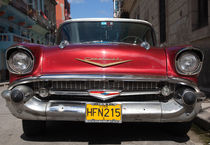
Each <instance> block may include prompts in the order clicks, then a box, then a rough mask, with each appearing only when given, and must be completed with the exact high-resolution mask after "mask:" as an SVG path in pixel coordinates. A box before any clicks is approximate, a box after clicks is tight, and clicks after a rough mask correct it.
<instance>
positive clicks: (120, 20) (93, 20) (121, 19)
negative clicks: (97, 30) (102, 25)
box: [61, 18, 152, 26]
mask: <svg viewBox="0 0 210 145" xmlns="http://www.w3.org/2000/svg"><path fill="white" fill-rule="evenodd" d="M87 21H89V22H95V21H99V22H100V21H113V22H134V23H143V24H147V25H150V26H152V24H151V23H149V22H148V21H145V20H138V19H125V18H79V19H70V20H66V21H65V22H64V23H63V24H65V23H70V22H87ZM63 24H61V25H63Z"/></svg>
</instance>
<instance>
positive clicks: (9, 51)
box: [6, 46, 35, 75]
mask: <svg viewBox="0 0 210 145" xmlns="http://www.w3.org/2000/svg"><path fill="white" fill-rule="evenodd" d="M17 53H24V54H25V55H26V56H27V57H28V58H29V59H31V60H30V65H29V66H28V67H27V68H26V69H25V70H23V71H18V70H15V68H13V67H12V66H11V64H10V63H11V62H10V59H11V57H12V56H14V55H15V54H17ZM34 62H35V58H34V55H33V54H32V52H31V51H30V50H29V49H27V48H25V47H23V46H16V47H10V48H8V49H7V51H6V65H7V69H8V70H9V72H10V73H12V74H18V75H25V74H29V73H31V72H32V71H33V68H34Z"/></svg>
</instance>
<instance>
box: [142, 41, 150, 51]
mask: <svg viewBox="0 0 210 145" xmlns="http://www.w3.org/2000/svg"><path fill="white" fill-rule="evenodd" d="M140 45H141V47H144V48H145V49H146V50H149V49H150V44H149V43H148V42H147V41H144V42H142V43H141V44H140Z"/></svg>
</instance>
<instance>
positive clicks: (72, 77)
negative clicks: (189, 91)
mask: <svg viewBox="0 0 210 145" xmlns="http://www.w3.org/2000/svg"><path fill="white" fill-rule="evenodd" d="M67 80H81V81H86V80H87V81H89V80H94V81H97V80H123V81H145V82H151V81H153V82H161V81H165V82H170V83H175V84H180V85H186V86H189V87H192V88H194V89H195V91H196V92H200V89H199V88H198V86H197V84H195V83H194V82H192V81H190V80H186V79H182V78H176V77H167V76H142V75H141V76H140V75H100V74H62V75H60V74H56V75H41V76H37V77H27V78H24V79H20V80H16V81H14V82H13V83H11V84H10V85H9V88H8V90H11V89H12V88H14V87H15V86H17V85H22V84H27V83H31V82H39V81H67Z"/></svg>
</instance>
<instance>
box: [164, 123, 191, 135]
mask: <svg viewBox="0 0 210 145" xmlns="http://www.w3.org/2000/svg"><path fill="white" fill-rule="evenodd" d="M191 126H192V122H177V123H169V124H167V125H166V127H167V128H166V130H169V131H170V132H171V133H173V134H175V135H177V136H184V135H186V134H187V133H188V131H189V130H190V128H191Z"/></svg>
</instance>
